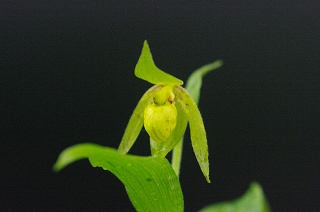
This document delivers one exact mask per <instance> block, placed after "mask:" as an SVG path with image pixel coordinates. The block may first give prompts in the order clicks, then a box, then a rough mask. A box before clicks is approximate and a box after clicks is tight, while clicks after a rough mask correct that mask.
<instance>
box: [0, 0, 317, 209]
mask: <svg viewBox="0 0 320 212" xmlns="http://www.w3.org/2000/svg"><path fill="white" fill-rule="evenodd" d="M301 2H302V1H301ZM0 21H1V22H0V24H1V25H0V27H1V28H0V42H1V46H0V54H1V58H0V65H1V66H0V69H1V77H0V80H1V84H0V86H1V114H0V115H1V117H0V118H1V129H0V130H1V142H0V144H1V158H0V159H1V171H0V174H1V187H0V190H1V199H0V208H1V209H5V210H9V209H20V210H49V209H54V210H71V209H77V210H79V209H80V210H88V211H95V210H107V211H132V210H134V209H133V207H132V205H131V203H130V201H129V199H128V197H127V194H126V192H125V189H124V187H123V185H122V184H121V182H120V181H118V179H117V178H116V177H114V176H113V175H112V174H111V173H109V172H107V171H103V170H102V169H99V168H92V167H91V166H90V164H89V162H88V161H87V160H83V161H79V162H77V163H75V164H72V165H71V166H69V167H67V168H66V169H65V170H63V171H62V172H60V173H53V172H52V171H51V167H52V165H53V164H54V162H55V160H56V158H57V156H58V154H59V153H60V152H61V151H62V150H63V149H65V148H66V147H68V146H71V145H73V144H77V143H83V142H93V143H98V144H101V145H106V146H110V147H114V148H117V146H118V144H119V142H120V140H121V137H122V134H123V132H124V129H125V127H126V124H127V121H128V119H129V117H130V115H131V112H132V110H133V108H134V107H135V105H136V103H137V101H138V100H139V98H140V97H141V96H142V94H143V93H144V92H145V91H146V90H147V89H148V88H149V87H150V84H148V83H147V82H144V81H141V80H139V79H137V78H136V77H135V76H134V74H133V70H134V67H135V64H136V62H137V60H138V57H139V55H140V52H141V48H142V43H143V41H144V39H147V40H148V42H149V45H150V48H151V51H152V53H153V55H154V60H155V63H156V64H157V66H158V67H159V68H161V69H162V70H165V71H167V72H169V73H171V74H173V75H174V76H177V77H178V78H180V79H183V80H184V81H186V79H187V77H188V76H189V74H190V73H191V72H192V71H193V70H195V69H196V68H198V67H200V66H202V65H204V64H206V63H209V62H212V61H214V60H216V59H223V60H224V62H225V65H224V66H223V67H222V68H221V69H219V70H217V71H214V72H213V73H210V74H208V75H207V76H206V77H205V79H204V84H203V87H202V96H201V100H200V104H199V107H200V110H201V112H202V115H203V119H204V123H205V126H206V129H207V136H208V142H209V150H210V168H211V172H210V173H211V182H212V183H211V184H207V183H206V181H205V179H204V177H203V175H202V173H201V171H200V169H199V167H198V165H197V162H196V159H195V157H194V154H193V152H192V148H191V145H190V139H189V136H186V140H185V145H184V154H183V162H182V167H181V169H182V170H181V177H180V178H181V185H182V189H183V192H184V198H185V210H186V211H196V210H198V209H200V208H202V207H203V206H205V205H207V204H210V203H213V202H220V201H224V200H229V199H234V198H236V197H239V196H241V195H242V194H243V193H244V192H245V191H246V189H247V188H248V186H249V184H250V182H252V181H258V182H259V183H260V184H261V185H262V187H263V188H264V191H265V194H266V196H267V197H268V200H269V202H270V205H271V207H272V209H273V210H274V211H319V210H320V201H319V197H320V195H319V189H320V183H319V176H320V168H319V165H320V164H319V162H320V156H319V152H320V144H319V135H320V133H319V116H320V112H319V103H320V97H319V93H320V86H319V80H320V72H319V61H320V56H319V50H320V40H319V38H320V36H319V35H320V6H319V3H317V1H314V2H311V1H309V2H308V1H304V3H298V1H287V2H284V1H282V2H279V1H267V2H264V3H263V2H262V1H252V2H247V3H238V2H237V1H222V2H215V1H199V2H179V3H177V2H175V1H161V2H160V1H121V3H120V2H117V1H60V0H57V1H9V2H7V3H4V1H2V2H1V3H0ZM131 153H132V154H139V155H148V154H149V147H148V137H147V135H146V133H145V132H144V131H143V132H142V134H141V136H140V137H139V140H138V141H137V142H136V145H135V146H134V147H133V149H132V151H131Z"/></svg>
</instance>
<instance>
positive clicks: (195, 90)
mask: <svg viewBox="0 0 320 212" xmlns="http://www.w3.org/2000/svg"><path fill="white" fill-rule="evenodd" d="M222 65H223V61H222V60H216V61H214V62H213V63H209V64H207V65H204V66H202V67H200V68H198V69H197V70H195V71H194V72H192V74H191V75H190V76H189V78H188V80H187V83H186V87H185V88H186V90H187V91H188V92H189V94H190V96H192V98H193V100H194V101H195V102H196V103H197V104H198V103H199V99H200V89H201V85H202V78H203V77H204V75H205V74H207V73H208V72H210V71H213V70H216V69H218V68H220V67H221V66H222Z"/></svg>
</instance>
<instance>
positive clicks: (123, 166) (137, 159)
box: [54, 143, 183, 212]
mask: <svg viewBox="0 0 320 212" xmlns="http://www.w3.org/2000/svg"><path fill="white" fill-rule="evenodd" d="M83 158H88V159H89V161H90V163H91V164H92V166H94V167H102V168H103V169H105V170H109V171H110V172H112V173H113V174H114V175H116V176H117V177H118V179H119V180H121V182H122V183H123V184H124V185H125V188H126V190H127V193H128V196H129V198H130V200H131V202H132V204H133V205H134V207H135V208H136V210H137V211H179V212H181V211H183V196H182V191H181V186H180V183H179V180H178V178H177V176H176V175H175V172H174V171H173V170H172V168H171V165H170V164H169V162H168V161H167V160H166V159H165V158H162V157H142V156H133V155H123V154H121V153H119V152H118V151H117V150H115V149H112V148H108V147H103V146H100V145H96V144H90V143H87V144H78V145H75V146H72V147H69V148H67V149H65V150H64V151H63V152H62V153H61V154H60V156H59V157H58V160H57V162H56V163H55V165H54V170H55V171H60V170H62V169H63V168H65V167H66V166H67V165H69V164H70V163H73V162H75V161H77V160H80V159H83Z"/></svg>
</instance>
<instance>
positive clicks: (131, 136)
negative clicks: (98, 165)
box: [118, 85, 162, 154]
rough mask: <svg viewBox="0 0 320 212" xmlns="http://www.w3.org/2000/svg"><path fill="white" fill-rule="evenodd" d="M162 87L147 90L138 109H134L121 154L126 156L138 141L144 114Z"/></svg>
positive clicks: (123, 140) (120, 150)
mask: <svg viewBox="0 0 320 212" xmlns="http://www.w3.org/2000/svg"><path fill="white" fill-rule="evenodd" d="M161 88H162V86H161V85H155V86H153V87H151V88H150V89H149V90H147V91H146V92H145V93H144V94H143V96H142V97H141V99H140V101H139V102H138V104H137V106H136V108H135V109H134V111H133V113H132V115H131V118H130V120H129V122H128V125H127V127H126V130H125V132H124V135H123V137H122V140H121V142H120V145H119V148H118V151H119V152H120V153H123V154H126V153H127V152H128V151H129V150H130V149H131V147H132V145H133V144H134V142H135V141H136V139H137V137H138V135H139V133H140V131H141V128H142V126H143V113H144V109H145V108H146V107H147V105H148V104H149V103H150V102H151V101H152V98H153V96H154V94H155V93H156V92H157V91H159V90H161Z"/></svg>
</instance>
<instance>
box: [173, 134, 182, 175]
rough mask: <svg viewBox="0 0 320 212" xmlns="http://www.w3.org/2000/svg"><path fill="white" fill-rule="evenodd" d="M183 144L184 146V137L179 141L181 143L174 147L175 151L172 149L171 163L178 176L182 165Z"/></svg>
mask: <svg viewBox="0 0 320 212" xmlns="http://www.w3.org/2000/svg"><path fill="white" fill-rule="evenodd" d="M182 146H183V139H181V140H180V141H179V143H178V144H177V145H176V146H175V147H174V148H173V151H172V160H171V165H172V168H173V170H174V171H175V173H176V174H177V176H178V177H179V174H180V165H181V159H182Z"/></svg>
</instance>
